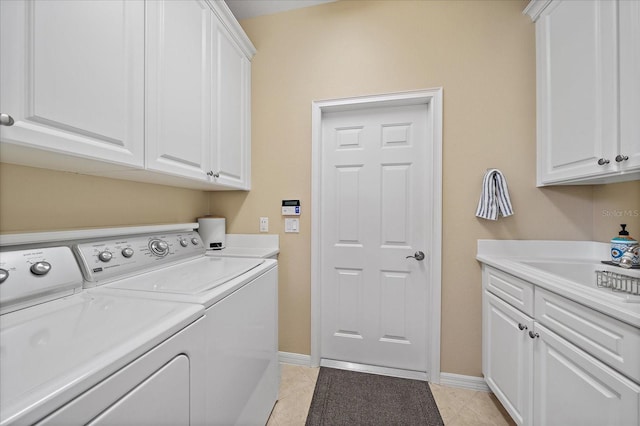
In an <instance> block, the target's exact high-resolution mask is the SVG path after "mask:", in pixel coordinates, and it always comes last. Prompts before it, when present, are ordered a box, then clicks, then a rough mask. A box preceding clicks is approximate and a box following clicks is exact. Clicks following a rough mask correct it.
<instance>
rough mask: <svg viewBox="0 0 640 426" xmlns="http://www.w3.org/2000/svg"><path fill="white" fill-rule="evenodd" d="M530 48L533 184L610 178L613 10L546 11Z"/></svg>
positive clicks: (577, 4) (579, 6) (595, 4)
mask: <svg viewBox="0 0 640 426" xmlns="http://www.w3.org/2000/svg"><path fill="white" fill-rule="evenodd" d="M536 44H537V61H536V62H537V74H538V88H537V90H538V100H537V102H538V184H539V185H540V184H548V183H554V182H558V181H567V180H571V179H573V178H576V177H586V176H590V175H597V174H601V173H603V172H607V171H614V170H615V161H614V158H613V157H615V154H614V151H615V149H614V145H615V144H616V134H617V131H616V127H617V122H616V121H617V120H616V115H617V85H616V70H617V68H616V3H615V2H613V1H602V2H600V1H593V0H582V1H578V0H576V1H556V2H553V3H551V4H550V5H549V6H548V7H547V8H546V9H545V10H544V11H543V12H542V14H541V15H540V17H539V19H538V21H537V23H536Z"/></svg>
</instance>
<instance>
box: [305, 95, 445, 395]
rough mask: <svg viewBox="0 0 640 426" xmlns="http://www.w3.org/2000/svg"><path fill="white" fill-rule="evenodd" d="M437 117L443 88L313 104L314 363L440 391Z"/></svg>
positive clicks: (440, 198) (439, 118) (439, 192)
mask: <svg viewBox="0 0 640 426" xmlns="http://www.w3.org/2000/svg"><path fill="white" fill-rule="evenodd" d="M441 111H442V91H441V89H434V90H426V91H420V92H406V93H399V94H390V95H380V96H369V97H361V98H355V99H344V100H335V101H324V102H315V103H314V104H313V130H314V132H313V190H312V192H313V208H312V210H313V223H312V348H311V349H312V354H311V355H312V364H313V365H319V364H320V363H321V358H322V364H323V365H331V363H333V362H334V361H338V362H343V363H350V365H351V366H352V368H356V369H361V370H365V371H372V372H381V373H384V374H391V375H400V376H406V377H413V378H421V379H428V380H431V381H434V382H438V381H439V373H440V372H439V370H440V276H441V271H440V265H441V255H440V247H441V204H442V201H441V200H442V196H441V174H442V173H441V144H442V136H441V134H442V132H441V129H442V121H441V120H442V113H441ZM417 251H422V252H424V253H425V255H426V256H425V259H424V260H422V261H418V260H416V259H414V258H407V256H412V255H413V254H414V253H416V252H417ZM354 366H355V367H354Z"/></svg>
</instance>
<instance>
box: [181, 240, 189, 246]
mask: <svg viewBox="0 0 640 426" xmlns="http://www.w3.org/2000/svg"><path fill="white" fill-rule="evenodd" d="M180 245H181V246H182V247H186V246H188V245H189V242H188V241H187V240H186V239H184V238H182V239H181V240H180Z"/></svg>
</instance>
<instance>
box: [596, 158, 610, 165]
mask: <svg viewBox="0 0 640 426" xmlns="http://www.w3.org/2000/svg"><path fill="white" fill-rule="evenodd" d="M605 164H609V160H607V159H606V158H601V159H599V160H598V165H599V166H604V165H605Z"/></svg>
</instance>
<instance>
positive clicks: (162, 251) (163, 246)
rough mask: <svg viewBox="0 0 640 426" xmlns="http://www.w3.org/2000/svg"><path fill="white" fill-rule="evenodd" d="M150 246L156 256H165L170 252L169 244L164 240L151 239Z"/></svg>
mask: <svg viewBox="0 0 640 426" xmlns="http://www.w3.org/2000/svg"><path fill="white" fill-rule="evenodd" d="M149 248H150V249H151V252H152V253H153V254H155V255H156V256H165V255H166V254H167V253H168V252H169V244H167V242H166V241H162V240H151V242H150V243H149Z"/></svg>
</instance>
